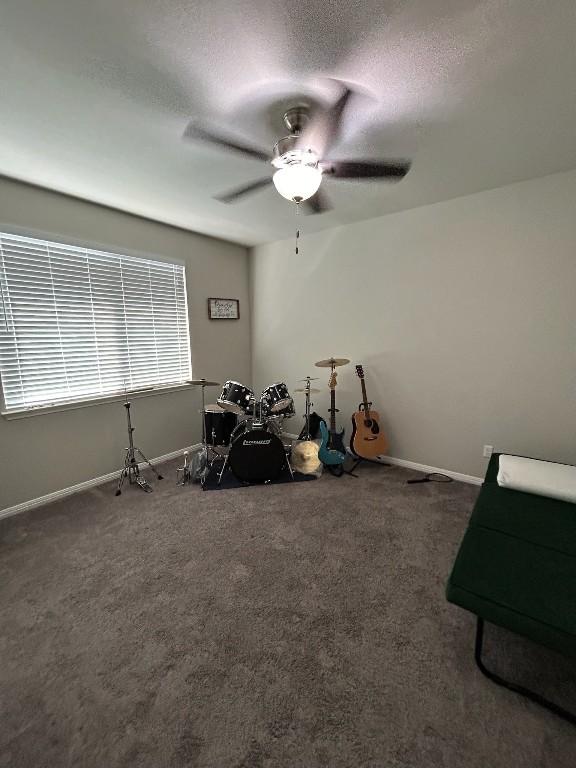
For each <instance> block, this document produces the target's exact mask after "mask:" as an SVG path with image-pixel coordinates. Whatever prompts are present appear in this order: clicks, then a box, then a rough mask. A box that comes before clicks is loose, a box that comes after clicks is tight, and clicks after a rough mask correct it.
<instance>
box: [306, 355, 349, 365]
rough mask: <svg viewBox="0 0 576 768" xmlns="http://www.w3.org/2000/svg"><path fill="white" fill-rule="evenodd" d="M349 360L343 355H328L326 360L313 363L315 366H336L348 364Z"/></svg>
mask: <svg viewBox="0 0 576 768" xmlns="http://www.w3.org/2000/svg"><path fill="white" fill-rule="evenodd" d="M349 362H350V360H347V359H346V358H345V357H330V358H328V360H318V362H317V363H314V365H315V366H316V368H337V367H338V366H339V365H348V363H349Z"/></svg>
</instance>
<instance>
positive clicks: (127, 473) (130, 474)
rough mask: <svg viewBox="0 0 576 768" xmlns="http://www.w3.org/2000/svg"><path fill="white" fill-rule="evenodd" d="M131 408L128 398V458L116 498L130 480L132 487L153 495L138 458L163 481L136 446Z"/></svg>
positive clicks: (125, 406) (126, 457)
mask: <svg viewBox="0 0 576 768" xmlns="http://www.w3.org/2000/svg"><path fill="white" fill-rule="evenodd" d="M130 406H131V402H130V400H128V397H126V402H125V403H124V408H126V421H127V423H128V448H126V456H125V458H124V467H123V469H122V471H121V472H120V477H119V478H118V488H117V489H116V496H120V494H121V493H122V485H123V483H124V480H125V479H126V478H128V481H129V483H130V485H133V484H136V485H137V486H138V487H139V488H142V490H143V491H146V493H152V490H153V489H152V486H151V485H150V484H149V483H148V481H147V480H146V478H145V477H143V476H142V475H141V474H140V467H139V466H138V461H137V458H136V457H137V456H139V457H140V460H141V461H142V462H144V463H145V464H147V465H148V466H149V467H150V469H151V470H152V472H154V474H155V475H156V477H157V478H158V480H162V475H159V474H158V472H157V471H156V469H155V468H154V466H153V465H152V464H151V463H150V461H149V460H148V459H147V458H146V456H144V454H143V453H142V451H141V450H140V448H136V446H135V445H134V440H133V437H132V434H133V432H134V427H133V426H132V420H131V418H130Z"/></svg>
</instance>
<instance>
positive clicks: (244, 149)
mask: <svg viewBox="0 0 576 768" xmlns="http://www.w3.org/2000/svg"><path fill="white" fill-rule="evenodd" d="M183 138H185V139H194V140H196V141H205V142H207V143H208V144H214V145H216V146H217V147H223V148H224V149H231V150H232V151H234V152H241V153H242V154H243V155H248V156H249V157H253V158H254V159H256V160H264V161H265V162H269V161H270V160H271V159H272V156H271V155H270V154H269V153H268V152H264V150H262V149H258V147H252V146H250V145H249V144H245V143H244V142H243V141H241V140H238V139H235V138H232V137H229V136H226V135H225V134H223V133H220V132H219V131H215V130H212V129H211V128H208V127H203V126H201V125H200V124H199V123H197V122H196V121H194V120H193V121H192V122H190V123H188V125H187V126H186V130H185V131H184V136H183Z"/></svg>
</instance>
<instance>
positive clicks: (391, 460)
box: [284, 432, 484, 485]
mask: <svg viewBox="0 0 576 768" xmlns="http://www.w3.org/2000/svg"><path fill="white" fill-rule="evenodd" d="M284 434H285V435H286V437H289V438H291V439H292V440H298V435H294V434H292V433H291V432H285V433H284ZM348 453H350V450H349V449H348ZM352 455H353V454H352ZM382 462H383V463H384V462H385V463H387V464H394V465H395V466H397V467H404V468H405V469H415V470H416V471H417V472H425V473H426V474H428V472H438V473H440V474H441V475H448V477H451V478H452V479H453V480H458V481H459V482H461V483H469V484H470V485H482V483H483V482H484V480H483V478H481V477H475V475H465V474H463V473H462V472H454V471H453V470H451V469H441V468H440V467H431V466H429V465H428V464H420V463H418V462H417V461H408V459H397V458H395V457H394V456H382Z"/></svg>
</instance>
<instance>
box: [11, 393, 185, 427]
mask: <svg viewBox="0 0 576 768" xmlns="http://www.w3.org/2000/svg"><path fill="white" fill-rule="evenodd" d="M190 388H191V385H190V384H170V385H168V386H166V387H154V388H153V389H140V390H135V391H133V392H128V393H127V395H128V399H129V400H138V399H140V398H141V397H154V396H155V395H169V394H171V393H172V392H179V391H180V390H184V389H190ZM124 401H125V395H124V393H122V394H117V395H109V396H107V397H93V398H91V399H89V400H79V401H77V402H70V403H59V404H58V405H41V406H38V408H23V409H22V410H20V411H2V416H3V417H4V418H5V419H7V420H8V421H11V420H12V419H28V418H30V417H32V416H44V415H46V414H48V413H60V412H61V411H75V410H77V409H78V408H91V407H92V406H94V405H108V404H109V403H123V402H124Z"/></svg>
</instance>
